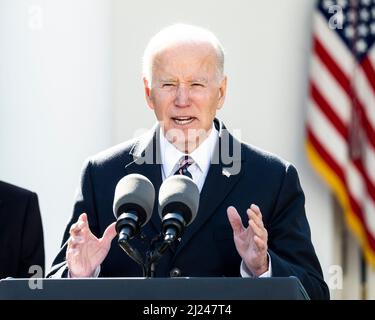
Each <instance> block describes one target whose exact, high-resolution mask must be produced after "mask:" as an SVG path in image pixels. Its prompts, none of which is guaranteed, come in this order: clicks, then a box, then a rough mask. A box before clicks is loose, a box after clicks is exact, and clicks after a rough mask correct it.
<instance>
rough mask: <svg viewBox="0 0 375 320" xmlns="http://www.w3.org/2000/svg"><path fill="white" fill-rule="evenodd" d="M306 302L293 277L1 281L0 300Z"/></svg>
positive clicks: (32, 279)
mask: <svg viewBox="0 0 375 320" xmlns="http://www.w3.org/2000/svg"><path fill="white" fill-rule="evenodd" d="M308 299H309V297H308V294H307V293H306V291H305V289H304V288H303V286H302V284H301V283H300V281H299V280H298V279H297V278H296V277H285V278H281V277H280V278H278V277H275V278H272V277H271V278H224V277H223V278H96V279H87V278H85V279H35V278H31V279H10V278H7V279H3V280H0V300H308Z"/></svg>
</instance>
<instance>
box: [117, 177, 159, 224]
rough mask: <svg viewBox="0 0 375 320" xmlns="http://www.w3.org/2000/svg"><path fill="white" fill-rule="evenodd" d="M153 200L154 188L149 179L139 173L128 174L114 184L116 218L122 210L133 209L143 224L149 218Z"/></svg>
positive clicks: (128, 210)
mask: <svg viewBox="0 0 375 320" xmlns="http://www.w3.org/2000/svg"><path fill="white" fill-rule="evenodd" d="M154 201H155V189H154V186H153V184H152V183H151V181H150V180H149V179H147V178H146V177H145V176H143V175H140V174H136V173H133V174H129V175H126V176H125V177H123V178H122V179H121V180H120V181H119V182H118V183H117V185H116V190H115V196H114V200H113V213H114V215H115V217H116V218H118V217H119V216H120V215H121V214H122V213H124V212H130V211H135V212H137V214H138V218H139V223H140V225H141V226H143V225H144V224H146V223H147V222H148V220H150V218H151V215H152V210H153V208H154Z"/></svg>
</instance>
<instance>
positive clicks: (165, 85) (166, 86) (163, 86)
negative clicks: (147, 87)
mask: <svg viewBox="0 0 375 320" xmlns="http://www.w3.org/2000/svg"><path fill="white" fill-rule="evenodd" d="M174 86H175V84H174V83H163V85H162V88H171V87H174Z"/></svg>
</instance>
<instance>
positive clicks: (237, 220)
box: [227, 206, 243, 235]
mask: <svg viewBox="0 0 375 320" xmlns="http://www.w3.org/2000/svg"><path fill="white" fill-rule="evenodd" d="M227 215H228V220H229V223H230V225H231V226H232V229H233V233H234V234H235V235H236V234H238V233H240V232H241V231H242V230H243V225H242V221H241V217H240V215H239V214H238V212H237V209H236V208H235V207H232V206H231V207H228V209H227Z"/></svg>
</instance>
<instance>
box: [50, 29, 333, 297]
mask: <svg viewBox="0 0 375 320" xmlns="http://www.w3.org/2000/svg"><path fill="white" fill-rule="evenodd" d="M143 64H144V65H143V76H144V77H143V82H144V90H145V96H146V100H147V104H148V106H149V107H150V109H152V110H153V111H154V113H155V115H156V118H157V120H158V123H157V125H156V126H155V127H154V128H153V129H152V130H151V131H150V132H148V133H147V134H145V135H144V136H141V137H139V138H136V139H134V140H132V141H127V142H125V143H123V144H121V145H118V146H115V147H113V148H111V149H109V150H106V151H104V152H102V153H100V154H98V155H96V156H94V157H91V158H90V159H88V161H87V162H86V163H85V166H84V169H83V171H82V179H81V185H80V189H79V193H78V195H77V199H76V203H75V206H74V211H73V216H72V218H71V220H70V222H69V224H68V226H67V228H66V231H65V234H64V240H63V246H62V248H61V251H60V252H59V254H58V256H57V257H56V259H55V261H54V264H53V267H52V270H51V272H50V275H49V276H52V277H61V276H63V277H64V276H67V277H96V276H101V277H121V276H125V277H132V276H138V277H139V276H141V275H142V274H141V269H140V268H139V266H138V265H137V264H136V263H135V262H134V261H133V260H132V259H130V258H129V257H128V256H127V255H125V254H124V252H123V251H122V250H121V248H120V247H119V246H118V245H117V244H116V243H115V242H113V243H112V240H113V238H114V237H115V236H116V230H115V222H113V221H114V216H113V212H112V205H113V197H114V192H115V188H116V185H117V183H118V182H119V180H121V179H122V178H123V177H124V176H126V175H129V174H133V173H138V174H141V175H143V176H145V177H147V178H148V179H149V180H150V181H151V182H152V184H153V185H154V187H155V191H156V199H157V194H158V192H159V188H160V186H161V184H162V182H163V181H164V180H165V179H166V178H168V177H170V176H173V175H175V174H176V173H181V174H184V175H187V176H190V177H191V179H192V180H193V181H194V183H195V184H196V186H197V187H198V190H199V193H200V200H199V209H198V213H197V216H196V218H195V220H194V222H192V223H191V225H190V226H189V227H188V228H187V229H186V231H185V233H184V234H183V236H182V237H181V239H180V241H179V242H177V243H176V245H175V246H171V247H170V248H169V249H168V250H167V251H166V252H165V253H164V255H163V257H162V258H161V259H160V261H159V264H158V265H157V268H156V270H155V276H157V277H169V276H190V277H211V276H212V277H221V276H226V277H237V276H242V277H271V276H275V277H288V276H296V277H297V278H298V279H299V280H300V281H301V282H302V284H303V285H304V287H305V289H306V290H307V292H308V294H309V295H310V297H311V298H312V299H326V298H328V297H329V293H328V288H327V285H326V284H325V282H324V280H323V276H322V271H321V267H320V264H319V261H318V259H317V257H316V254H315V251H314V248H313V245H312V243H311V239H310V229H309V225H308V222H307V219H306V215H305V210H304V193H303V191H302V189H301V186H300V183H299V179H298V175H297V171H296V169H295V168H294V166H293V165H292V164H290V163H288V162H286V161H284V160H282V159H280V158H278V157H277V156H275V155H272V154H270V153H267V152H265V151H262V150H259V149H257V148H255V147H253V146H250V145H248V144H245V143H242V142H239V141H238V140H236V139H235V138H234V137H233V136H232V135H230V134H229V133H228V131H227V130H226V128H225V126H224V124H223V123H222V122H221V121H220V120H218V119H217V118H215V115H216V112H217V110H218V109H220V108H221V107H222V106H223V104H224V101H225V95H226V87H227V77H226V76H225V74H224V51H223V48H222V46H221V44H220V43H219V41H218V39H217V38H216V37H215V36H214V35H213V34H212V33H211V32H210V31H208V30H205V29H202V28H199V27H195V26H190V25H181V24H178V25H173V26H170V27H167V28H165V29H163V30H161V31H160V32H159V33H158V34H156V35H155V36H154V37H153V38H152V39H151V40H150V42H149V44H148V46H147V48H146V50H145V53H144V61H143ZM157 211H158V210H157V205H155V206H154V209H153V213H152V216H151V219H150V223H148V224H147V225H145V226H144V227H143V228H142V234H143V235H144V236H145V237H147V238H148V239H153V238H155V237H156V236H157V235H158V234H159V232H160V230H161V222H160V218H159V214H158V212H157ZM133 245H134V247H136V248H137V250H138V251H139V252H144V251H145V250H146V246H145V243H144V242H143V241H141V239H136V240H135V241H134V244H133Z"/></svg>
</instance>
